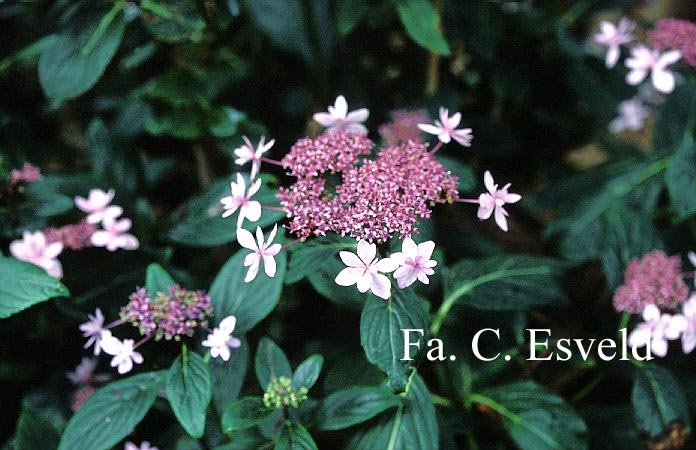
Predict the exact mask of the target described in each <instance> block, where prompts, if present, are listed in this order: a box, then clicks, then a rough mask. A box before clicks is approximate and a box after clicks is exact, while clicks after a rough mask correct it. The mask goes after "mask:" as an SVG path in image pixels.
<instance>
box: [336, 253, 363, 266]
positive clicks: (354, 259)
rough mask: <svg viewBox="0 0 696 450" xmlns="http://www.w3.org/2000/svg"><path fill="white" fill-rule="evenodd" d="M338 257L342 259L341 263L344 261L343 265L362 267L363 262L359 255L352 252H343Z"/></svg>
mask: <svg viewBox="0 0 696 450" xmlns="http://www.w3.org/2000/svg"><path fill="white" fill-rule="evenodd" d="M338 256H339V257H340V258H341V261H343V264H345V265H346V266H348V267H362V266H363V262H362V261H361V260H360V258H358V255H356V254H355V253H352V252H348V251H341V252H339V253H338Z"/></svg>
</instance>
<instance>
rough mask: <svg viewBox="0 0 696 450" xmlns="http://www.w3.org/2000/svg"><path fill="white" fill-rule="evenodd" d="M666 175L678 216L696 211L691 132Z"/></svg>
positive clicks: (694, 147) (694, 149)
mask: <svg viewBox="0 0 696 450" xmlns="http://www.w3.org/2000/svg"><path fill="white" fill-rule="evenodd" d="M693 113H694V114H696V110H695V111H694V112H693ZM665 176H666V181H667V188H668V189H669V196H670V197H671V199H672V206H673V207H674V210H675V212H676V213H677V216H678V217H679V218H682V219H684V218H686V217H689V216H691V215H692V214H694V213H696V142H694V138H693V135H692V134H691V133H689V134H687V135H686V136H685V137H684V140H683V141H682V143H681V145H680V146H679V148H678V149H677V152H676V153H675V154H674V157H673V158H672V161H671V162H670V164H669V167H668V168H667V173H666V174H665Z"/></svg>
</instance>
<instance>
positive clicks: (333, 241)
mask: <svg viewBox="0 0 696 450" xmlns="http://www.w3.org/2000/svg"><path fill="white" fill-rule="evenodd" d="M356 245H357V244H356V242H355V239H350V238H344V237H340V236H338V235H335V234H332V235H328V236H322V237H318V238H316V239H312V240H310V241H308V242H306V243H304V244H302V245H297V246H294V247H290V248H291V249H292V253H291V257H290V263H289V265H288V275H287V276H286V277H285V282H286V283H294V282H296V281H300V280H301V279H303V278H304V277H306V276H307V275H310V274H312V273H316V272H317V271H318V270H320V269H321V268H322V266H324V265H325V264H326V260H327V259H335V258H336V256H337V255H338V252H340V251H341V250H349V251H350V250H352V251H353V253H355V247H356ZM295 249H296V250H295Z"/></svg>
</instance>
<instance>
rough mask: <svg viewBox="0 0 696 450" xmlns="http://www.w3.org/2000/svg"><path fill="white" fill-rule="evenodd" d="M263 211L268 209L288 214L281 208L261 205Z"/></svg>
mask: <svg viewBox="0 0 696 450" xmlns="http://www.w3.org/2000/svg"><path fill="white" fill-rule="evenodd" d="M261 208H262V209H268V210H271V211H282V212H287V211H286V210H285V208H283V207H280V206H271V205H261Z"/></svg>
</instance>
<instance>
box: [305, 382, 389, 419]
mask: <svg viewBox="0 0 696 450" xmlns="http://www.w3.org/2000/svg"><path fill="white" fill-rule="evenodd" d="M399 405H401V399H400V398H399V397H398V396H396V395H395V394H394V393H393V392H392V391H391V389H388V388H387V387H384V386H375V387H373V386H354V387H350V388H347V389H343V390H340V391H337V392H334V393H332V394H331V395H329V396H328V397H326V398H325V399H324V400H323V401H322V403H321V407H320V408H319V411H318V413H317V417H318V420H319V424H318V427H319V429H321V430H342V429H344V428H348V427H351V426H353V425H356V424H358V423H362V422H365V421H367V420H369V419H371V418H373V417H375V416H376V415H377V414H379V413H381V412H383V411H386V410H387V409H389V408H394V407H396V406H399Z"/></svg>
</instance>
